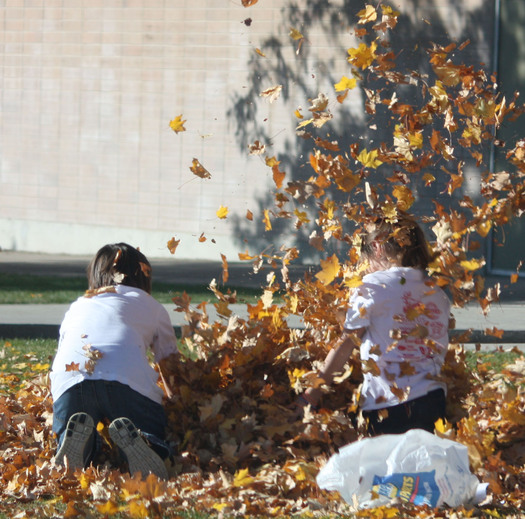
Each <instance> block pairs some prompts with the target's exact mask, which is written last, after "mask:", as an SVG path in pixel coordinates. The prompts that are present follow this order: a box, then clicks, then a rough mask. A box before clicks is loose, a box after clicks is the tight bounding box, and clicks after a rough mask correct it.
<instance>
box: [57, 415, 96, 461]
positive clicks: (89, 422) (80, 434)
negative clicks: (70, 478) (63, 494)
mask: <svg viewBox="0 0 525 519" xmlns="http://www.w3.org/2000/svg"><path fill="white" fill-rule="evenodd" d="M93 430H94V423H93V418H91V416H89V415H88V414H87V413H75V414H74V415H71V417H70V418H69V420H68V422H67V426H66V434H65V435H64V440H63V441H62V445H60V447H59V449H58V451H57V453H56V456H55V463H56V464H57V465H65V462H64V460H65V459H67V465H68V467H69V468H70V469H73V470H76V469H78V468H82V469H83V468H84V467H85V466H86V458H87V456H86V452H85V451H86V445H87V443H88V441H89V440H90V438H91V437H92V435H93Z"/></svg>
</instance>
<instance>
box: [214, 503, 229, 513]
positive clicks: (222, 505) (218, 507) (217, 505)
mask: <svg viewBox="0 0 525 519" xmlns="http://www.w3.org/2000/svg"><path fill="white" fill-rule="evenodd" d="M228 506H230V505H229V504H228V503H215V504H214V505H212V508H213V509H214V510H217V511H218V512H222V511H223V510H224V509H225V508H227V507H228Z"/></svg>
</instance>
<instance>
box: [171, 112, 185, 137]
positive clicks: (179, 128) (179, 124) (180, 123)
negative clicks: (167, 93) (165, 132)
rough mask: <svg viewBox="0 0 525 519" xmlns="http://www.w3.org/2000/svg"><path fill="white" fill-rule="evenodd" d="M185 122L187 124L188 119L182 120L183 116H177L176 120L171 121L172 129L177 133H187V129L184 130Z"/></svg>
mask: <svg viewBox="0 0 525 519" xmlns="http://www.w3.org/2000/svg"><path fill="white" fill-rule="evenodd" d="M185 122H186V119H184V120H182V114H181V115H177V117H175V119H172V120H171V121H170V128H171V129H172V130H173V131H174V132H175V133H179V132H185V131H186V128H184V123H185Z"/></svg>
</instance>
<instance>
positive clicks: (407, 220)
mask: <svg viewBox="0 0 525 519" xmlns="http://www.w3.org/2000/svg"><path fill="white" fill-rule="evenodd" d="M429 250H430V249H429V245H428V243H427V241H426V239H425V236H424V234H423V231H422V230H421V228H420V227H419V225H418V224H417V223H416V222H415V221H414V220H413V219H412V218H411V217H409V216H408V215H405V214H399V215H398V217H397V220H396V221H394V222H391V221H388V220H387V219H386V218H384V217H381V216H380V217H376V218H374V219H373V222H372V223H371V225H370V228H369V229H368V232H366V233H364V234H363V235H362V246H361V254H362V258H361V259H362V260H363V261H366V262H367V263H368V269H367V271H368V273H367V275H365V276H364V277H363V284H362V285H361V286H359V287H358V288H357V289H355V290H354V291H353V293H352V294H351V297H350V302H349V308H348V310H347V313H346V320H345V323H344V330H343V334H342V336H341V338H340V339H339V341H338V342H337V343H336V345H335V347H334V348H333V349H332V350H331V351H330V352H329V353H328V355H327V357H326V359H325V361H324V366H323V368H322V369H321V371H320V373H319V377H320V378H322V379H323V380H324V382H325V384H328V385H329V384H331V383H332V381H333V378H334V375H335V374H336V373H339V372H341V371H342V369H343V367H344V365H345V363H346V362H347V360H348V359H349V357H350V355H351V354H352V352H353V350H354V349H355V348H359V349H360V358H361V362H362V363H363V364H365V363H367V364H369V365H370V364H372V365H374V366H375V369H373V370H368V371H367V370H366V369H365V367H364V366H363V372H364V375H363V376H364V381H363V385H362V389H361V401H360V407H361V409H362V412H363V416H364V417H365V419H366V420H367V424H368V425H367V426H368V432H369V433H370V434H372V435H378V434H400V433H404V432H406V431H408V430H409V429H415V428H421V429H425V430H427V431H429V432H434V423H435V422H436V420H438V419H439V418H444V417H445V404H446V398H445V391H446V385H445V383H444V382H443V381H442V380H441V379H440V372H441V367H442V365H443V363H444V360H445V355H446V352H447V348H448V328H449V326H448V324H449V315H450V302H449V300H448V298H447V296H446V295H445V293H444V292H443V291H442V290H441V289H440V288H439V287H438V286H437V285H435V284H434V283H433V282H432V281H431V280H430V278H429V277H428V276H427V274H426V272H425V270H426V269H427V267H428V265H429V262H430V261H431V260H432V257H431V254H430V252H429ZM320 397H321V390H320V389H318V388H309V389H307V390H306V391H305V393H304V394H303V395H302V396H301V397H300V402H301V401H302V404H303V405H306V404H310V405H312V406H314V407H315V406H316V405H317V403H318V401H319V398H320Z"/></svg>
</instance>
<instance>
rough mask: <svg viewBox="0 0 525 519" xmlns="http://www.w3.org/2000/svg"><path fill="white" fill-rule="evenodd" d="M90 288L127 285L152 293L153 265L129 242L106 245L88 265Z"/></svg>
mask: <svg viewBox="0 0 525 519" xmlns="http://www.w3.org/2000/svg"><path fill="white" fill-rule="evenodd" d="M87 278H88V283H89V288H90V290H96V289H97V288H101V287H105V286H110V285H126V286H129V287H135V288H140V289H142V290H144V291H145V292H147V293H148V294H151V265H150V263H149V261H148V259H147V258H146V256H144V254H142V252H140V251H139V250H138V249H136V248H135V247H132V246H131V245H128V244H127V243H110V244H108V245H104V247H102V248H101V249H100V250H99V251H98V252H97V253H96V254H95V257H94V258H93V259H92V260H91V261H90V263H89V265H88V267H87Z"/></svg>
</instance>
